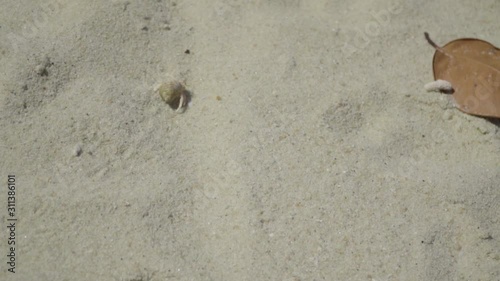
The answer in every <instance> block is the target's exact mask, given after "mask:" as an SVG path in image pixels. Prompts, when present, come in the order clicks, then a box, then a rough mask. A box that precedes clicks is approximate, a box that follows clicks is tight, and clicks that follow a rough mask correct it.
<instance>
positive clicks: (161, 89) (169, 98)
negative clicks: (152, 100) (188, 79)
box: [155, 81, 189, 111]
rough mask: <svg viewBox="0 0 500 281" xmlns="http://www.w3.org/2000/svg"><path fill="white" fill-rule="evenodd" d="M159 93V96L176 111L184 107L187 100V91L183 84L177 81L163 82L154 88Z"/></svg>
mask: <svg viewBox="0 0 500 281" xmlns="http://www.w3.org/2000/svg"><path fill="white" fill-rule="evenodd" d="M155 90H156V91H158V93H159V94H160V96H161V98H162V99H163V100H164V101H165V102H166V103H167V104H169V105H170V106H171V107H173V108H177V111H179V109H181V108H182V107H184V106H185V105H186V104H187V102H188V101H189V92H188V91H187V90H186V87H185V86H184V84H182V83H181V82H178V81H171V82H169V83H163V84H161V85H159V86H158V87H156V89H155Z"/></svg>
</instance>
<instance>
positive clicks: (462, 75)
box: [425, 32, 500, 118]
mask: <svg viewBox="0 0 500 281" xmlns="http://www.w3.org/2000/svg"><path fill="white" fill-rule="evenodd" d="M425 38H426V39H427V41H428V42H429V44H431V45H432V46H433V47H434V48H435V49H436V52H435V53H434V59H433V68H434V79H436V80H438V79H441V80H446V81H448V82H450V83H451V85H452V86H453V94H452V96H453V99H454V100H455V102H456V106H457V107H458V109H460V110H462V111H463V112H465V113H469V114H473V115H479V116H485V117H496V118H500V50H499V49H498V48H497V47H495V46H493V45H492V44H490V43H488V42H486V41H482V40H479V39H472V38H462V39H457V40H454V41H451V42H449V43H448V44H446V45H444V46H443V47H439V46H438V45H436V44H435V43H434V42H433V41H432V40H431V39H430V38H429V34H428V33H427V32H426V33H425Z"/></svg>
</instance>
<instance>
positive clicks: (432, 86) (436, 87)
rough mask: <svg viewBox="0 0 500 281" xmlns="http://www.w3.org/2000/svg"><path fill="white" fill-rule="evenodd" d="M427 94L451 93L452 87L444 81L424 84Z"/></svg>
mask: <svg viewBox="0 0 500 281" xmlns="http://www.w3.org/2000/svg"><path fill="white" fill-rule="evenodd" d="M424 88H425V90H426V91H427V92H451V91H453V87H452V86H451V83H450V82H448V81H445V80H436V81H433V82H430V83H427V84H425V86H424Z"/></svg>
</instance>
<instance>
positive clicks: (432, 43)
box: [424, 32, 441, 50]
mask: <svg viewBox="0 0 500 281" xmlns="http://www.w3.org/2000/svg"><path fill="white" fill-rule="evenodd" d="M424 35H425V39H426V40H427V42H429V44H431V46H432V47H434V48H435V49H438V50H439V49H441V47H439V46H438V45H437V44H436V43H434V41H432V39H431V37H430V36H429V33H427V32H424Z"/></svg>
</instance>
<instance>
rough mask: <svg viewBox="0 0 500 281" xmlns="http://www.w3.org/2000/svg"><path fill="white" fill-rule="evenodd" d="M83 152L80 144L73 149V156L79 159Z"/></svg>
mask: <svg viewBox="0 0 500 281" xmlns="http://www.w3.org/2000/svg"><path fill="white" fill-rule="evenodd" d="M82 152H83V149H82V146H81V145H80V144H77V145H75V147H74V148H73V156H75V157H78V156H80V155H82Z"/></svg>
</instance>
